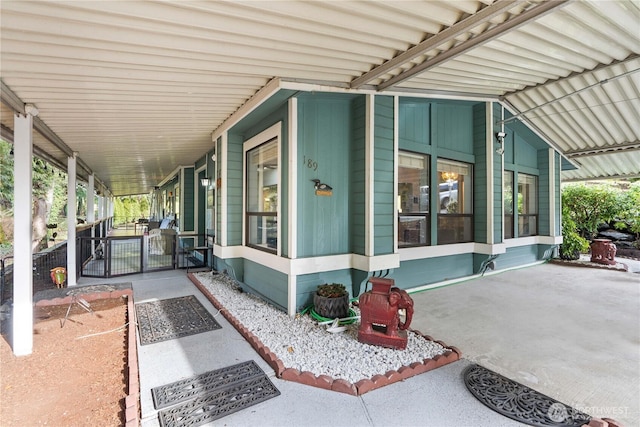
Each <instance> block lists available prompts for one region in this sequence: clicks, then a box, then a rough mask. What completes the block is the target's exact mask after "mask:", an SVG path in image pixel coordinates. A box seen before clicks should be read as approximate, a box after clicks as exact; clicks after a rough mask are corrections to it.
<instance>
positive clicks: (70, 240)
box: [67, 153, 77, 287]
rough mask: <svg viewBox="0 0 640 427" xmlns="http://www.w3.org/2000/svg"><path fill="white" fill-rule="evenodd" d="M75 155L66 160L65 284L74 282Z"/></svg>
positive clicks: (71, 284)
mask: <svg viewBox="0 0 640 427" xmlns="http://www.w3.org/2000/svg"><path fill="white" fill-rule="evenodd" d="M76 157H77V154H76V153H73V157H69V158H68V160H67V162H68V165H67V178H68V179H67V286H69V287H71V286H75V285H76V284H77V283H76V224H77V219H76V210H77V208H76Z"/></svg>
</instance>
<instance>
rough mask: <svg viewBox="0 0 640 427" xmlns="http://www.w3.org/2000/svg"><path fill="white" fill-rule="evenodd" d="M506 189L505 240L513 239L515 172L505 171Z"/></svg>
mask: <svg viewBox="0 0 640 427" xmlns="http://www.w3.org/2000/svg"><path fill="white" fill-rule="evenodd" d="M503 188H504V193H503V196H504V204H503V211H504V238H505V239H512V238H513V230H514V228H513V218H514V213H513V171H504V175H503Z"/></svg>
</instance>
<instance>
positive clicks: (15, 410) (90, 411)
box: [0, 298, 128, 427]
mask: <svg viewBox="0 0 640 427" xmlns="http://www.w3.org/2000/svg"><path fill="white" fill-rule="evenodd" d="M90 304H91V308H92V309H93V310H94V314H90V313H88V312H87V311H85V310H84V309H82V308H81V307H80V306H79V305H78V304H73V306H72V310H71V313H70V315H69V318H68V319H67V320H66V322H65V323H64V326H63V327H61V325H62V319H64V317H65V314H66V311H67V308H68V307H69V306H68V305H64V306H52V307H37V308H36V310H35V315H36V319H35V324H34V337H33V353H32V354H31V355H29V356H21V357H16V356H14V355H13V353H12V352H11V348H10V347H9V344H8V343H7V337H6V335H3V336H2V338H1V339H0V396H1V398H0V401H1V402H0V425H2V426H3V427H9V426H45V425H46V426H56V427H58V426H89V425H91V426H121V425H123V424H124V398H125V396H126V393H127V381H128V379H127V377H126V376H127V370H126V366H127V363H126V357H127V353H126V352H127V350H126V345H127V344H126V343H127V341H126V338H127V337H126V328H124V327H123V326H124V325H125V324H126V322H127V310H126V308H127V306H126V299H123V298H117V299H103V300H96V301H92V302H91V303H90ZM3 329H4V325H3ZM112 330H114V331H113V332H108V333H102V332H105V331H112ZM4 333H5V331H3V334H4ZM92 334H96V335H93V336H88V335H92Z"/></svg>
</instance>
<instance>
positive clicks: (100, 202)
mask: <svg viewBox="0 0 640 427" xmlns="http://www.w3.org/2000/svg"><path fill="white" fill-rule="evenodd" d="M104 217H105V216H104V196H103V195H101V196H98V221H102V220H103V219H104ZM104 227H105V225H104V224H102V223H101V224H100V237H104V231H103V230H104Z"/></svg>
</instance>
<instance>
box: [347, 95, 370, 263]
mask: <svg viewBox="0 0 640 427" xmlns="http://www.w3.org/2000/svg"><path fill="white" fill-rule="evenodd" d="M351 109H352V112H353V135H352V138H351V176H350V188H351V197H350V200H349V208H350V210H351V218H350V228H351V252H353V253H355V254H360V255H364V253H365V215H366V211H365V200H366V198H365V176H366V161H365V123H366V119H365V117H366V98H365V97H364V96H359V97H357V98H355V99H354V100H353V101H352V105H351Z"/></svg>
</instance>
